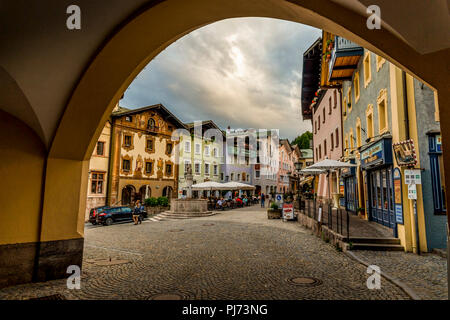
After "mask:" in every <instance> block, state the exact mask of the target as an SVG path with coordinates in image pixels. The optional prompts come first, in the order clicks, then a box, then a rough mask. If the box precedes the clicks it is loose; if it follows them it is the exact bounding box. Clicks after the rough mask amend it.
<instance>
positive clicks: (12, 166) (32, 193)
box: [0, 110, 46, 245]
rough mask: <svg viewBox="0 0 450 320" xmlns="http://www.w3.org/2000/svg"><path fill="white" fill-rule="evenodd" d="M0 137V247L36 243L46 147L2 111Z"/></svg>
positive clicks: (19, 123)
mask: <svg viewBox="0 0 450 320" xmlns="http://www.w3.org/2000/svg"><path fill="white" fill-rule="evenodd" d="M13 133H16V134H13ZM0 137H1V138H0V157H1V160H2V161H1V165H0V177H1V182H2V183H1V184H0V204H1V206H0V245H2V244H15V243H26V242H36V241H38V240H39V223H40V219H39V217H40V211H41V204H42V198H41V197H42V190H43V185H42V183H43V177H44V167H45V157H46V151H45V146H44V145H43V143H42V142H41V140H40V138H39V137H38V136H37V135H36V133H35V132H34V131H33V130H31V129H30V128H29V127H28V126H27V125H25V124H24V123H23V122H21V121H19V120H18V119H16V118H14V117H13V116H11V115H9V114H7V113H5V112H3V111H1V110H0Z"/></svg>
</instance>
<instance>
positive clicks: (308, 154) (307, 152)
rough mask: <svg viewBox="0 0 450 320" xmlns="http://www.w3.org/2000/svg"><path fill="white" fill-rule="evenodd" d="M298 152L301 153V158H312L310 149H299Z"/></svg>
mask: <svg viewBox="0 0 450 320" xmlns="http://www.w3.org/2000/svg"><path fill="white" fill-rule="evenodd" d="M300 152H301V153H302V158H305V159H310V158H311V159H312V158H313V150H312V149H300Z"/></svg>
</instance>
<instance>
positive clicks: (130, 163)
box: [107, 104, 186, 205]
mask: <svg viewBox="0 0 450 320" xmlns="http://www.w3.org/2000/svg"><path fill="white" fill-rule="evenodd" d="M111 119H112V120H111V122H112V134H113V139H112V148H111V164H110V168H111V169H110V181H109V186H108V187H109V190H108V191H109V192H108V201H107V203H108V204H109V205H116V204H121V205H129V204H131V203H133V202H134V201H136V200H137V199H141V200H142V199H145V198H148V197H159V196H166V197H169V198H171V197H174V196H176V193H177V190H178V164H177V159H175V156H174V148H175V144H176V143H178V142H177V141H172V133H173V132H174V131H175V130H177V129H186V128H185V126H184V124H183V123H182V122H181V121H180V120H178V119H177V118H176V117H175V116H174V115H173V114H172V113H171V112H170V111H169V110H167V109H166V108H165V107H164V106H163V105H161V104H158V105H153V106H149V107H144V108H140V109H135V110H124V109H123V108H122V109H120V110H117V111H115V112H113V114H112V116H111Z"/></svg>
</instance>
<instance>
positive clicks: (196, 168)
mask: <svg viewBox="0 0 450 320" xmlns="http://www.w3.org/2000/svg"><path fill="white" fill-rule="evenodd" d="M194 172H195V174H200V163H198V162H197V163H196V164H195V165H194Z"/></svg>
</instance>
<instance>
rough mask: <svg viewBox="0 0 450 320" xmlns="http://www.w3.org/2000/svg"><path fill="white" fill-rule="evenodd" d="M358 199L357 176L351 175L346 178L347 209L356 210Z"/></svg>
mask: <svg viewBox="0 0 450 320" xmlns="http://www.w3.org/2000/svg"><path fill="white" fill-rule="evenodd" d="M356 199H357V194H356V184H355V176H350V177H348V178H345V206H346V209H347V210H349V211H352V212H356Z"/></svg>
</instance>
